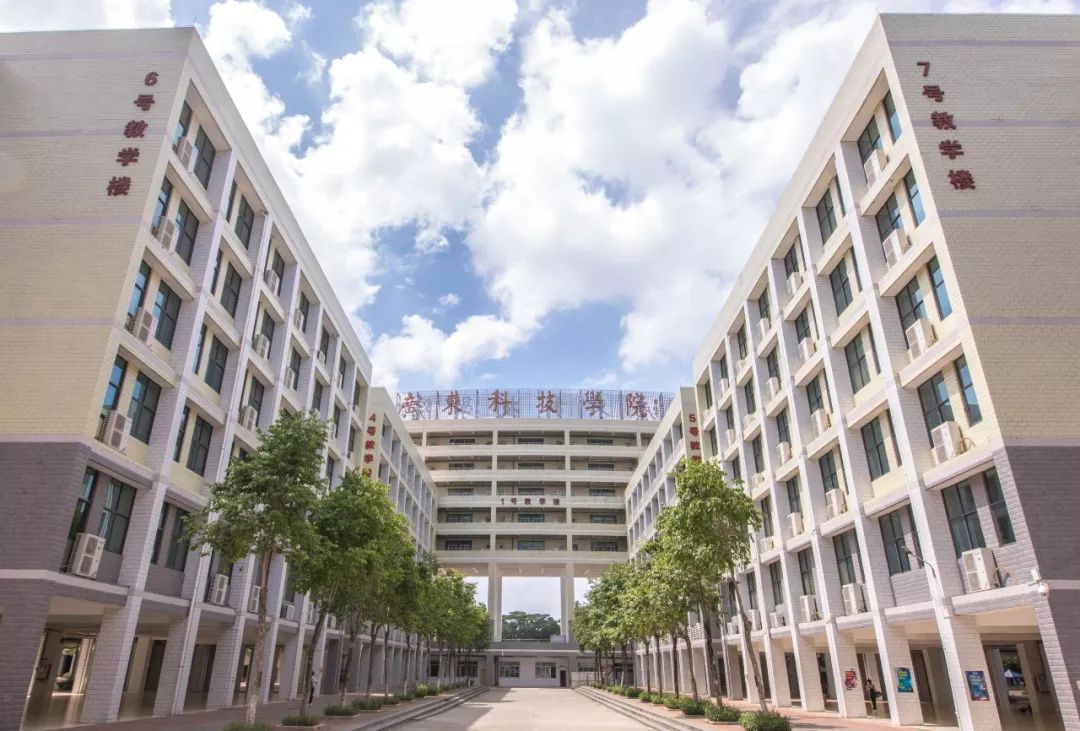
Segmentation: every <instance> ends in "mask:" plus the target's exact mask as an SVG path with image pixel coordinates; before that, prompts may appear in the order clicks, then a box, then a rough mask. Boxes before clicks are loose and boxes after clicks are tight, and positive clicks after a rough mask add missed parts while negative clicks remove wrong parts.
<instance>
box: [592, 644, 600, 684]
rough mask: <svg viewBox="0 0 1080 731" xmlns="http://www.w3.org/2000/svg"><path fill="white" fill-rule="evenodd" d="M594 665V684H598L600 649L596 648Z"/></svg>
mask: <svg viewBox="0 0 1080 731" xmlns="http://www.w3.org/2000/svg"><path fill="white" fill-rule="evenodd" d="M595 653H596V667H595V668H593V675H595V676H596V684H597V685H600V651H599V650H596V651H595Z"/></svg>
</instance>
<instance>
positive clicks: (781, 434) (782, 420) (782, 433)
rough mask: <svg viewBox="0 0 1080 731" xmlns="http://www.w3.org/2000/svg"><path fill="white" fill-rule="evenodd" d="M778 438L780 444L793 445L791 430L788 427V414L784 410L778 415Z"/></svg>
mask: <svg viewBox="0 0 1080 731" xmlns="http://www.w3.org/2000/svg"><path fill="white" fill-rule="evenodd" d="M776 438H777V440H778V442H779V443H784V442H787V443H788V444H791V429H790V427H789V426H788V412H787V409H784V410H783V411H781V412H780V413H779V414H777V415H776Z"/></svg>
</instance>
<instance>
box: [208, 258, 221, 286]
mask: <svg viewBox="0 0 1080 731" xmlns="http://www.w3.org/2000/svg"><path fill="white" fill-rule="evenodd" d="M221 258H222V251H221V249H218V253H217V257H216V258H215V259H214V273H213V274H212V275H211V277H210V294H217V283H218V276H219V275H220V274H221Z"/></svg>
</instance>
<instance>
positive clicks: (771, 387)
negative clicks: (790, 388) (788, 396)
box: [765, 376, 780, 401]
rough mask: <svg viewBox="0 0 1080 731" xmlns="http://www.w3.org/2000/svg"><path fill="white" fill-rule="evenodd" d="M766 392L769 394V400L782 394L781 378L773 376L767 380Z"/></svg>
mask: <svg viewBox="0 0 1080 731" xmlns="http://www.w3.org/2000/svg"><path fill="white" fill-rule="evenodd" d="M765 392H766V393H767V394H768V395H769V401H772V400H773V399H774V398H776V397H777V396H779V395H780V379H779V378H777V377H776V376H773V377H772V378H770V379H769V380H767V381H765Z"/></svg>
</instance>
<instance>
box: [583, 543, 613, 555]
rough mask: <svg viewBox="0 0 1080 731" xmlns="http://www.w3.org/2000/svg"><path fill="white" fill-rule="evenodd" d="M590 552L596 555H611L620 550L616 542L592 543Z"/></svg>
mask: <svg viewBox="0 0 1080 731" xmlns="http://www.w3.org/2000/svg"><path fill="white" fill-rule="evenodd" d="M589 550H590V551H593V552H595V553H611V552H614V551H618V550H619V544H618V543H617V542H616V541H592V543H591V544H590V545H589Z"/></svg>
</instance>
